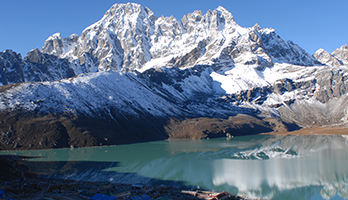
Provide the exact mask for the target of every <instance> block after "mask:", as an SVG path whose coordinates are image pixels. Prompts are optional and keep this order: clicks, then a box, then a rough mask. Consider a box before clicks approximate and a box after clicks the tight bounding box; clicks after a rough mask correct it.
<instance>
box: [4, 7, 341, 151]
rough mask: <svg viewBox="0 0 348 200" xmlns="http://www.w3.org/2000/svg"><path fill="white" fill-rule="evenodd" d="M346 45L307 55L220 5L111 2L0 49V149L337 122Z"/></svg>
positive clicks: (211, 134)
mask: <svg viewBox="0 0 348 200" xmlns="http://www.w3.org/2000/svg"><path fill="white" fill-rule="evenodd" d="M347 65H348V48H347V45H344V46H342V47H341V48H339V49H337V50H335V51H334V52H333V53H331V54H330V53H328V52H326V51H325V50H323V49H319V50H318V51H317V52H316V53H315V54H314V55H310V54H308V53H307V52H306V51H305V50H303V49H302V48H301V47H299V46H298V45H296V44H294V43H293V42H291V41H284V40H283V39H282V38H281V37H280V36H278V35H277V34H276V32H275V30H273V29H269V28H264V29H262V28H261V27H260V26H259V25H258V24H256V25H255V26H253V27H251V28H244V27H241V26H239V25H238V24H237V23H236V22H235V21H234V19H233V16H232V14H231V13H230V12H228V11H227V10H226V9H225V8H223V7H218V8H217V9H215V10H213V11H208V12H207V13H206V14H204V15H203V14H202V13H201V12H200V11H195V12H193V13H190V14H187V15H185V16H184V17H183V18H182V19H181V20H177V19H175V18H174V17H163V16H162V17H156V16H155V14H154V13H153V12H152V11H151V10H150V9H149V8H144V7H142V6H141V5H139V4H135V3H127V4H115V5H113V6H112V7H111V8H110V9H109V10H108V11H106V12H105V14H104V16H103V17H102V19H101V20H99V21H98V22H96V23H94V24H92V25H91V26H89V27H87V28H86V29H85V30H84V31H82V33H81V35H80V36H78V35H76V34H73V35H71V36H70V37H69V38H62V37H61V35H60V34H59V33H56V34H54V35H52V36H50V37H49V38H48V39H47V40H46V41H45V42H44V45H43V47H42V49H41V50H38V49H33V50H32V51H30V52H29V53H28V54H27V55H26V56H25V57H24V59H22V57H21V55H20V54H17V53H15V52H14V51H12V50H6V51H4V52H0V84H2V85H3V86H1V87H0V92H1V93H0V99H1V101H0V110H1V112H0V115H1V117H0V120H1V123H0V134H1V136H0V149H39V148H60V147H70V146H76V147H82V146H95V145H111V144H124V143H132V142H144V141H151V140H162V139H185V138H187V139H190V138H197V139H198V138H206V137H221V136H226V135H227V136H229V135H245V134H255V133H261V132H269V131H288V130H295V129H299V128H301V127H308V126H327V125H337V124H345V123H346V122H347V119H348V115H347V114H348V110H347V102H348V101H347V89H348V85H347V83H346V82H347V80H348V77H347V71H348V70H347Z"/></svg>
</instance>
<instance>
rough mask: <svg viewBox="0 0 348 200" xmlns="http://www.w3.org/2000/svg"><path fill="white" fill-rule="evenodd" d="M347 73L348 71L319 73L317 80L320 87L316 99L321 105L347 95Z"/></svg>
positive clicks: (336, 70) (337, 70) (339, 70)
mask: <svg viewBox="0 0 348 200" xmlns="http://www.w3.org/2000/svg"><path fill="white" fill-rule="evenodd" d="M345 73H346V70H345V71H343V70H341V69H333V70H324V71H321V72H318V73H317V74H316V77H315V79H316V82H317V84H318V85H319V86H320V87H319V89H318V91H317V93H316V99H317V100H318V101H320V102H321V103H326V102H328V101H329V100H331V99H333V98H339V97H341V96H343V95H345V94H347V89H348V85H347V83H348V82H347V81H348V77H347V76H346V75H345Z"/></svg>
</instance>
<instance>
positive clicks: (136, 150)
mask: <svg viewBox="0 0 348 200" xmlns="http://www.w3.org/2000/svg"><path fill="white" fill-rule="evenodd" d="M0 154H3V155H4V154H11V155H21V156H28V157H30V158H28V159H27V162H26V163H27V165H28V166H29V167H30V169H31V170H32V171H35V172H37V173H39V174H40V175H42V176H45V177H51V178H64V179H75V180H84V181H110V182H115V183H128V184H132V183H144V184H167V185H173V186H178V187H179V186H191V187H192V188H200V189H207V190H215V191H227V192H230V193H232V194H238V195H243V196H248V197H256V198H262V199H283V200H284V199H289V200H290V199H291V200H293V199H306V200H307V199H348V137H347V136H337V135H332V136H330V135H329V136H315V135H313V136H259V135H255V136H243V137H234V138H231V139H229V140H228V139H226V138H219V139H210V140H184V141H157V142H149V143H138V144H130V145H118V146H108V147H92V148H75V149H54V150H32V151H0Z"/></svg>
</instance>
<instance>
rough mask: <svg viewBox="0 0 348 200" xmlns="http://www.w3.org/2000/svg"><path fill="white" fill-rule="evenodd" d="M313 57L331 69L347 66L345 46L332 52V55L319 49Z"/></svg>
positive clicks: (346, 48) (347, 56)
mask: <svg viewBox="0 0 348 200" xmlns="http://www.w3.org/2000/svg"><path fill="white" fill-rule="evenodd" d="M313 56H314V57H315V58H316V59H318V60H319V61H320V62H321V63H323V64H325V65H328V66H331V67H338V66H341V65H345V66H347V65H348V47H347V45H346V44H345V45H343V46H341V48H338V49H336V50H335V51H333V52H332V54H330V53H329V52H327V51H325V50H323V49H319V50H317V51H316V52H315V53H314V55H313Z"/></svg>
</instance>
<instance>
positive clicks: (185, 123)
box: [165, 114, 289, 139]
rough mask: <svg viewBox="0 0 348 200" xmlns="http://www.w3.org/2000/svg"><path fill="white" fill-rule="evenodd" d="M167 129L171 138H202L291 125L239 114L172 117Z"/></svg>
mask: <svg viewBox="0 0 348 200" xmlns="http://www.w3.org/2000/svg"><path fill="white" fill-rule="evenodd" d="M165 130H166V132H167V133H168V135H169V139H202V138H215V137H226V136H243V135H252V134H259V133H263V132H271V131H274V132H278V131H288V130H289V127H288V126H287V125H285V124H284V123H282V122H281V121H280V120H277V119H270V118H266V119H264V120H262V119H259V118H256V117H253V116H250V115H243V114H238V115H236V116H230V117H229V118H228V119H220V118H204V117H202V118H194V119H184V120H179V119H174V118H172V119H170V121H169V123H168V125H166V126H165Z"/></svg>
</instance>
